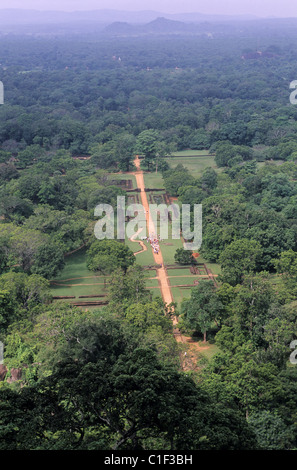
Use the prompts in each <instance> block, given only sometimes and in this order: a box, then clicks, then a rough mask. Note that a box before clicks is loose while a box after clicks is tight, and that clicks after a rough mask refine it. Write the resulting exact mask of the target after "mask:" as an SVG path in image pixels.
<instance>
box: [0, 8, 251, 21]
mask: <svg viewBox="0 0 297 470" xmlns="http://www.w3.org/2000/svg"><path fill="white" fill-rule="evenodd" d="M157 18H166V19H169V20H173V21H181V22H185V23H201V22H205V21H207V22H225V21H238V20H252V19H256V17H254V16H223V15H205V14H202V13H179V14H168V13H162V12H156V11H146V10H144V11H118V10H94V11H73V12H63V11H38V10H25V9H12V8H8V9H2V10H1V9H0V24H1V25H2V24H6V25H25V24H49V23H55V24H57V23H64V24H65V23H78V22H80V23H99V24H103V25H108V24H111V23H114V22H124V23H125V22H128V23H131V24H145V23H149V22H151V21H154V20H156V19H157Z"/></svg>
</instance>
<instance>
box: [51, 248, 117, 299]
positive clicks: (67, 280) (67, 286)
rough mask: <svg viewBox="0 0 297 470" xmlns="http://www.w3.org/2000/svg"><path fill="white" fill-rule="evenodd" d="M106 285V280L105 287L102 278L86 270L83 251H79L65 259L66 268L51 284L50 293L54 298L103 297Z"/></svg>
mask: <svg viewBox="0 0 297 470" xmlns="http://www.w3.org/2000/svg"><path fill="white" fill-rule="evenodd" d="M54 283H55V284H54ZM107 283H108V279H106V285H105V284H104V276H102V275H99V274H98V275H96V274H94V273H93V272H92V271H89V270H88V268H87V265H86V254H85V250H81V251H79V252H77V253H74V254H73V255H71V256H69V257H68V258H66V266H65V268H64V269H63V271H62V273H61V274H60V275H59V276H57V278H56V279H55V280H53V281H52V282H51V291H52V295H53V296H54V297H56V296H60V297H61V296H75V297H76V298H78V297H79V296H80V295H105V294H106V293H107ZM73 300H74V299H73Z"/></svg>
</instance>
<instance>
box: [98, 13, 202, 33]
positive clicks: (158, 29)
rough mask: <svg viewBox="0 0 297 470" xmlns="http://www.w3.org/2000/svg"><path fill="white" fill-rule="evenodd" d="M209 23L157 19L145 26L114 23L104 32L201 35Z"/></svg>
mask: <svg viewBox="0 0 297 470" xmlns="http://www.w3.org/2000/svg"><path fill="white" fill-rule="evenodd" d="M209 25H210V23H209V22H204V23H184V22H182V21H176V20H169V19H167V18H163V17H161V18H157V19H155V20H153V21H151V22H149V23H146V24H138V25H133V24H130V23H125V22H120V21H117V22H114V23H112V24H110V25H108V26H107V27H106V28H105V30H104V31H105V32H106V33H108V34H113V35H120V36H122V35H136V34H137V35H139V34H201V33H205V32H207V31H209Z"/></svg>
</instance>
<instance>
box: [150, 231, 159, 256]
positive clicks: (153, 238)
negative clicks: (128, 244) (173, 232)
mask: <svg viewBox="0 0 297 470" xmlns="http://www.w3.org/2000/svg"><path fill="white" fill-rule="evenodd" d="M159 240H161V238H160V236H159V239H158V237H157V235H154V234H150V236H149V237H147V239H146V242H147V243H150V244H151V247H152V249H153V250H154V253H156V254H157V255H158V254H159V251H160V246H159Z"/></svg>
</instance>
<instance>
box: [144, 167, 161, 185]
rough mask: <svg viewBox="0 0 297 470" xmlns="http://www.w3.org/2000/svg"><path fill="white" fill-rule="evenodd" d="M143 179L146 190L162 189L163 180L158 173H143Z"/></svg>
mask: <svg viewBox="0 0 297 470" xmlns="http://www.w3.org/2000/svg"><path fill="white" fill-rule="evenodd" d="M143 178H144V184H145V187H146V188H148V189H149V188H153V189H164V180H163V177H162V173H161V172H160V171H159V172H158V173H156V172H155V171H154V172H152V173H144V175H143Z"/></svg>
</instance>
